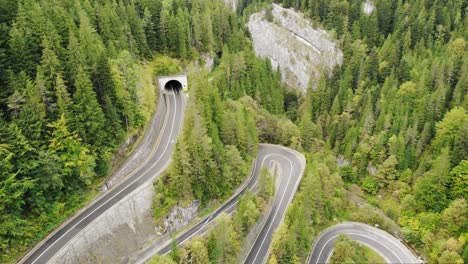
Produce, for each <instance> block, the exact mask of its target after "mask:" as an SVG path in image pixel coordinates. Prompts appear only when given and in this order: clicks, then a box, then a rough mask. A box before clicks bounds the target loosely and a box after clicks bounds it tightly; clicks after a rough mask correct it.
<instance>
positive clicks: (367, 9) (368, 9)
mask: <svg viewBox="0 0 468 264" xmlns="http://www.w3.org/2000/svg"><path fill="white" fill-rule="evenodd" d="M374 9H375V6H374V3H372V1H369V0H367V1H366V2H364V7H363V11H364V14H366V15H371V14H372V12H374Z"/></svg>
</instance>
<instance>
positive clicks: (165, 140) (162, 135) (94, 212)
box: [19, 91, 186, 264]
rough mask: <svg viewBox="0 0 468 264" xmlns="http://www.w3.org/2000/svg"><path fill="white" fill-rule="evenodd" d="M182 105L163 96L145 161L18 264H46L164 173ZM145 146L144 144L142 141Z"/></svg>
mask: <svg viewBox="0 0 468 264" xmlns="http://www.w3.org/2000/svg"><path fill="white" fill-rule="evenodd" d="M185 101H186V99H185V95H184V94H183V93H182V94H179V93H174V92H172V91H165V92H163V93H162V95H161V98H160V104H165V105H166V107H165V108H166V109H167V111H165V115H164V124H163V126H162V128H161V130H160V131H159V134H158V131H157V129H151V128H149V129H148V131H150V132H151V133H154V135H152V140H151V141H150V142H149V145H148V146H144V147H151V148H152V150H151V152H150V155H148V158H147V159H145V160H144V161H143V162H142V163H141V164H140V165H139V166H138V167H137V168H135V169H134V170H133V171H132V172H130V174H129V176H128V177H127V178H126V179H125V181H123V182H121V183H120V184H118V185H116V186H114V187H112V188H111V189H110V190H108V191H107V192H105V193H104V194H103V195H101V196H100V197H99V198H98V199H96V200H95V201H93V203H92V204H90V205H88V206H87V207H86V208H85V209H83V210H81V211H80V212H79V213H78V214H77V215H75V216H74V217H73V218H71V219H69V220H68V221H67V222H66V223H64V224H62V226H60V227H59V228H58V229H57V230H55V231H54V232H53V233H52V234H50V235H49V236H48V237H47V238H46V239H44V240H43V241H42V242H41V243H39V244H38V245H37V246H36V247H35V248H33V249H32V250H31V251H30V252H29V253H28V254H27V255H26V256H25V257H23V259H21V260H20V261H19V263H25V264H43V263H47V262H48V261H49V260H50V259H51V258H52V257H53V256H54V255H55V254H56V253H57V252H58V251H59V250H60V249H61V248H62V247H64V246H65V245H66V244H67V243H68V242H69V241H71V240H72V239H73V238H74V237H75V236H76V235H77V234H78V233H80V232H81V230H83V229H84V228H85V227H86V226H87V225H88V224H90V223H91V222H92V221H93V220H94V219H95V218H96V217H98V216H99V215H101V214H102V213H103V212H105V211H106V210H107V209H109V208H110V207H112V206H113V205H115V204H116V203H117V202H119V201H120V200H121V199H123V198H124V197H126V196H127V195H128V194H130V193H131V192H133V191H134V190H135V189H137V188H138V187H139V186H141V185H142V184H144V183H146V182H147V181H149V180H152V179H154V177H156V176H157V175H159V174H160V173H161V172H162V171H163V170H165V169H166V167H167V166H168V164H169V162H170V159H171V156H172V150H173V147H174V144H175V142H176V138H177V136H178V134H179V133H180V131H181V128H182V126H183V117H184V110H185ZM163 108H164V107H163ZM161 109H162V107H158V111H160V110H161ZM163 110H164V109H163ZM159 122H163V121H162V120H153V122H152V123H151V126H153V125H157V124H158V123H159ZM145 143H148V142H146V141H145Z"/></svg>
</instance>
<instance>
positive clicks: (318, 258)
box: [317, 232, 404, 263]
mask: <svg viewBox="0 0 468 264" xmlns="http://www.w3.org/2000/svg"><path fill="white" fill-rule="evenodd" d="M341 234H347V235H354V236H362V237H365V238H368V239H369V240H372V241H375V242H377V243H378V244H380V245H381V246H382V247H384V248H386V249H387V250H389V251H390V252H392V253H393V255H394V256H395V257H396V258H397V259H398V261H399V262H400V263H404V262H403V261H402V260H401V258H400V257H399V256H398V255H397V254H395V253H394V252H393V251H392V250H391V249H390V248H388V247H387V246H386V245H385V244H383V243H381V242H380V241H378V240H375V239H373V238H372V237H370V236H367V235H364V234H358V233H353V232H343V233H340V234H338V235H334V236H333V237H331V238H330V239H328V240H327V241H326V242H325V244H324V245H323V246H322V249H321V250H320V253H319V255H318V257H317V261H319V260H320V257H321V256H322V252H323V250H324V249H325V247H327V245H328V243H330V241H332V240H333V239H336V238H337V237H338V236H339V235H341ZM373 234H374V235H377V236H379V234H377V233H373ZM358 241H360V240H358ZM387 241H391V240H388V239H387ZM361 242H362V243H365V242H363V241H361ZM365 244H367V243H365ZM377 252H380V251H377ZM330 255H331V253H330ZM330 255H329V256H328V257H327V262H328V259H329V258H330V257H331V256H330ZM380 255H382V256H383V254H380ZM384 258H385V260H387V262H388V263H390V260H389V259H387V258H386V257H384Z"/></svg>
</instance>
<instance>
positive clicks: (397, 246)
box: [307, 222, 420, 264]
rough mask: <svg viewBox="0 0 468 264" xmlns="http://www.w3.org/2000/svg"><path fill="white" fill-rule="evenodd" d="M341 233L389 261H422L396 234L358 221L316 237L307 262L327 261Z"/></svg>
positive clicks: (332, 228) (341, 225)
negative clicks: (393, 234)
mask: <svg viewBox="0 0 468 264" xmlns="http://www.w3.org/2000/svg"><path fill="white" fill-rule="evenodd" d="M340 234H345V235H348V236H349V237H351V239H352V240H355V241H358V242H359V243H361V244H364V245H366V246H368V247H370V248H372V249H373V250H374V251H376V252H377V253H378V254H379V255H381V256H382V257H383V258H384V259H385V261H387V263H405V264H407V263H420V262H419V261H418V259H417V258H416V257H415V256H414V255H413V254H412V253H411V251H410V250H408V249H407V248H406V247H405V245H403V243H401V242H400V240H398V239H397V238H395V237H394V236H392V235H390V234H389V233H387V232H385V231H383V230H381V229H378V228H375V227H372V226H369V225H365V224H361V223H356V222H344V223H341V224H338V225H335V226H332V227H330V228H328V229H327V230H325V231H323V232H322V233H321V234H320V235H319V237H318V238H317V239H316V241H315V243H314V246H313V247H312V253H311V255H309V258H308V260H307V263H308V264H317V263H327V262H328V261H329V260H330V258H331V256H332V254H333V249H334V244H335V241H336V239H338V236H339V235H340Z"/></svg>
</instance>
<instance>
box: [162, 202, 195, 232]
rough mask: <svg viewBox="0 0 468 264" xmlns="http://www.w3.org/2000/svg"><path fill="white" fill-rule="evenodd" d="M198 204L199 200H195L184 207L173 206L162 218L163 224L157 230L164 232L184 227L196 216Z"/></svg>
mask: <svg viewBox="0 0 468 264" xmlns="http://www.w3.org/2000/svg"><path fill="white" fill-rule="evenodd" d="M199 206H200V202H199V201H196V200H194V201H192V202H191V203H190V204H189V205H187V206H185V207H180V206H178V205H177V206H175V207H174V208H173V209H172V210H171V211H170V212H169V216H168V217H167V218H166V219H165V220H164V226H160V227H158V232H159V233H160V234H165V233H167V232H172V231H176V230H179V229H181V228H183V227H185V226H186V225H188V224H189V223H190V221H191V220H193V219H194V218H195V217H196V216H197V213H198V207H199Z"/></svg>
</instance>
